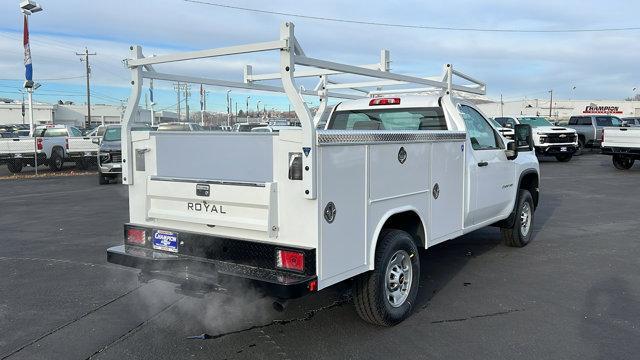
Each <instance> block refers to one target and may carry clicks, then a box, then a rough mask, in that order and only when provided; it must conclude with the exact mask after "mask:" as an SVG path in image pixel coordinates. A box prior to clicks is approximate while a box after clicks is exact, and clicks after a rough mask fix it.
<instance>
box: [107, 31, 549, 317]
mask: <svg viewBox="0 0 640 360" xmlns="http://www.w3.org/2000/svg"><path fill="white" fill-rule="evenodd" d="M131 49H132V53H131V57H132V58H131V59H129V60H128V61H127V66H128V67H129V68H130V69H131V73H132V79H134V81H132V83H133V84H134V85H133V86H132V92H131V96H130V97H129V103H128V105H127V109H126V111H125V114H124V120H123V121H124V122H123V125H122V126H123V132H122V154H123V159H122V161H123V163H122V166H123V174H122V179H123V183H125V184H127V185H128V191H129V216H130V219H129V222H128V223H127V224H125V225H124V244H123V245H119V246H115V247H112V248H109V249H108V250H107V260H108V261H109V262H111V263H114V264H120V265H124V266H128V267H133V268H137V269H140V270H141V273H140V279H141V280H142V281H146V280H149V279H154V278H158V279H163V280H165V281H170V282H174V283H177V284H180V286H181V287H182V290H183V291H189V290H193V289H198V290H203V291H213V290H215V289H219V288H220V287H219V286H218V285H219V284H221V285H222V287H223V288H229V287H226V286H225V283H226V282H228V281H233V282H239V281H243V282H244V281H250V282H251V283H252V284H255V285H256V286H258V287H260V288H262V289H264V290H265V291H266V292H267V293H268V294H270V295H272V296H274V297H276V298H279V299H283V298H284V299H286V298H295V297H300V296H303V295H305V294H309V293H313V292H316V291H318V290H322V289H325V288H327V287H329V286H331V285H333V284H336V283H339V282H343V281H348V283H349V284H352V286H353V294H354V303H355V307H356V310H357V312H358V314H359V315H360V316H361V317H362V318H363V319H364V320H366V321H368V322H370V323H373V324H378V325H383V326H391V325H394V324H397V323H399V322H400V321H402V320H403V319H405V318H406V317H407V316H408V315H409V314H410V312H411V310H412V308H415V307H416V306H415V304H416V295H417V293H418V287H419V283H420V281H421V279H420V276H421V273H420V267H421V264H420V254H421V252H420V251H419V249H426V248H429V247H432V246H434V245H436V244H438V243H442V242H444V241H446V240H449V239H453V238H456V237H458V236H461V235H463V234H466V233H469V232H471V231H474V230H476V229H479V228H482V227H485V226H489V225H494V226H497V227H499V228H501V234H502V238H503V239H504V242H505V243H506V244H507V245H509V246H515V247H522V246H525V245H527V243H529V242H530V240H531V238H532V229H533V219H534V211H535V209H536V207H537V205H538V199H539V169H538V161H537V158H536V156H535V154H534V152H533V143H532V135H531V127H530V126H528V125H516V126H515V129H514V130H515V141H506V140H505V139H504V138H503V137H502V136H500V135H499V134H498V132H497V130H496V129H495V128H494V127H493V126H492V125H490V123H489V121H488V120H487V117H486V116H484V115H483V114H482V113H481V112H480V111H479V110H478V109H477V108H476V106H475V105H474V104H473V103H472V102H469V101H465V100H462V99H461V98H458V97H456V96H454V95H453V92H454V91H455V92H456V93H460V92H469V93H474V94H484V93H485V85H484V84H483V83H481V82H479V81H478V80H475V79H473V78H472V77H470V76H468V75H465V74H463V73H461V72H458V71H456V70H453V67H452V66H451V65H446V66H445V68H444V69H445V74H446V75H445V76H444V79H443V76H439V79H442V80H429V79H432V78H429V79H425V78H422V77H413V76H406V75H400V74H397V73H392V72H390V71H389V70H388V67H387V66H388V64H389V59H388V51H383V52H382V55H381V61H380V63H379V64H376V66H375V67H372V66H370V65H368V66H366V67H365V66H350V65H343V64H339V63H335V62H332V61H326V60H319V59H314V58H311V57H308V56H307V55H304V54H305V52H304V51H303V50H302V48H301V46H300V43H299V42H298V41H297V40H296V39H295V37H294V35H293V24H292V23H285V24H283V25H282V27H281V38H280V39H279V40H277V41H273V42H266V43H260V44H252V45H247V46H235V47H230V48H222V49H215V50H206V51H201V52H197V53H195V52H194V53H184V54H174V55H170V56H164V55H160V56H155V57H150V58H144V57H143V56H142V48H141V47H139V46H134V47H132V48H131ZM267 50H271V51H277V52H278V53H279V55H280V57H279V62H278V64H279V72H278V73H276V74H260V75H256V76H254V75H252V73H251V71H250V69H245V79H244V81H238V82H233V81H226V80H225V81H221V80H217V79H207V78H195V77H183V76H181V75H178V74H161V73H157V72H155V71H153V72H152V71H148V70H145V69H152V68H153V67H152V66H153V65H154V64H157V63H164V62H172V61H180V60H191V59H194V58H202V57H207V56H224V55H232V54H236V53H242V52H256V51H267ZM209 54H210V55H209ZM307 54H308V52H307ZM296 66H305V67H306V68H305V69H304V70H302V71H301V73H300V74H299V75H296V71H297V70H296ZM327 73H330V74H332V75H331V76H332V79H331V82H328V81H327V77H326V76H325V74H327ZM336 74H349V75H350V76H353V75H360V76H366V77H368V78H369V79H370V81H368V82H365V83H363V82H360V83H338V82H337V81H336V80H335V79H336V78H337V76H338V75H336ZM314 75H317V76H318V77H319V84H318V86H317V87H316V89H318V90H315V91H310V90H304V89H302V90H300V87H299V86H298V85H297V84H296V76H314ZM333 76H336V77H333ZM454 76H457V77H461V78H463V79H464V80H465V84H460V85H458V84H456V83H454V81H453V77H454ZM258 77H259V78H260V80H258ZM143 78H161V79H165V78H171V79H172V80H173V81H195V82H197V83H203V84H222V83H224V84H225V85H224V86H225V87H237V88H241V89H253V90H261V91H272V92H284V93H285V94H286V95H287V97H288V99H289V101H290V102H291V104H292V109H295V111H296V113H297V116H298V118H299V119H300V121H301V123H302V129H281V130H280V131H279V132H258V133H251V132H235V133H234V132H197V133H185V132H160V131H158V132H144V131H143V132H129V131H128V130H129V129H130V128H131V126H132V118H133V115H134V113H135V109H136V106H137V104H138V102H139V101H140V94H141V93H142V89H141V84H142V81H140V79H143ZM267 79H281V84H282V86H281V87H280V86H275V85H272V83H271V84H269V85H266V84H261V83H259V81H261V80H267ZM468 82H472V84H469V83H468ZM398 84H410V85H411V84H417V85H422V86H427V87H428V88H429V89H431V95H426V94H425V90H420V89H419V88H413V89H411V90H406V91H408V92H411V91H415V92H419V93H422V95H411V94H407V93H401V94H398V93H397V92H398V91H402V90H384V88H383V89H382V90H371V89H378V88H379V87H382V86H386V85H398ZM362 87H368V88H370V90H369V91H368V95H369V96H366V95H365V97H363V95H362V93H361V92H360V93H353V92H349V90H344V89H350V88H362ZM434 88H435V89H436V90H437V92H436V93H434V92H433V90H434ZM339 89H342V91H340V90H339ZM416 89H418V90H420V91H418V90H416ZM394 92H395V93H394ZM303 95H308V96H312V95H315V96H318V97H319V98H320V104H321V109H320V110H319V111H318V113H322V112H323V110H322V109H323V108H322V107H323V106H325V105H323V104H326V103H327V100H328V99H329V97H334V98H340V99H344V101H343V102H341V103H339V104H338V105H337V106H336V107H334V108H333V110H332V112H331V114H330V116H329V121H328V122H327V124H326V125H325V127H324V129H322V130H317V129H316V124H317V121H319V117H318V114H316V117H315V118H314V117H313V116H312V115H311V112H310V110H309V108H308V106H307V105H306V103H305V102H304V99H303V97H302V96H303ZM185 159H194V160H193V161H185Z"/></svg>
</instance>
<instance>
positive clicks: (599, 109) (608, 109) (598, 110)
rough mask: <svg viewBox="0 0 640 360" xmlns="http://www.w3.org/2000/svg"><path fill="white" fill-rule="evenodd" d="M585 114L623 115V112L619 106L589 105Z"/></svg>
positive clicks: (585, 109)
mask: <svg viewBox="0 0 640 360" xmlns="http://www.w3.org/2000/svg"><path fill="white" fill-rule="evenodd" d="M582 113H583V114H622V110H620V108H619V107H618V106H594V105H587V106H586V107H585V108H584V111H583V112H582Z"/></svg>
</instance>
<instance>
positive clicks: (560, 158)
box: [556, 154, 573, 162]
mask: <svg viewBox="0 0 640 360" xmlns="http://www.w3.org/2000/svg"><path fill="white" fill-rule="evenodd" d="M572 157H573V155H571V154H563V155H556V160H558V161H559V162H567V161H570V160H571V158H572Z"/></svg>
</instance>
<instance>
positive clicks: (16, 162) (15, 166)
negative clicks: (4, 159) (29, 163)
mask: <svg viewBox="0 0 640 360" xmlns="http://www.w3.org/2000/svg"><path fill="white" fill-rule="evenodd" d="M22 167H23V164H22V160H21V159H12V160H9V162H8V163H7V168H8V169H9V172H11V173H12V174H18V173H20V172H21V171H22Z"/></svg>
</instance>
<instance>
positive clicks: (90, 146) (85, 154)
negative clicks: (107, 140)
mask: <svg viewBox="0 0 640 360" xmlns="http://www.w3.org/2000/svg"><path fill="white" fill-rule="evenodd" d="M97 150H98V146H97V145H96V144H94V143H93V142H92V139H91V138H90V137H83V136H82V132H81V131H80V130H78V129H77V128H75V127H73V126H66V125H43V126H38V127H36V128H35V130H34V133H33V136H30V137H20V138H13V139H0V163H5V164H7V167H8V169H9V171H10V172H12V173H19V172H21V171H22V168H23V167H24V165H29V166H34V165H35V163H34V153H37V154H38V165H47V166H49V168H50V169H51V170H53V171H59V170H61V169H62V166H63V165H64V163H65V162H69V161H73V162H75V163H76V164H77V165H78V166H79V167H80V168H86V167H87V166H88V164H89V161H90V160H93V159H94V158H95V156H96V154H97Z"/></svg>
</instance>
